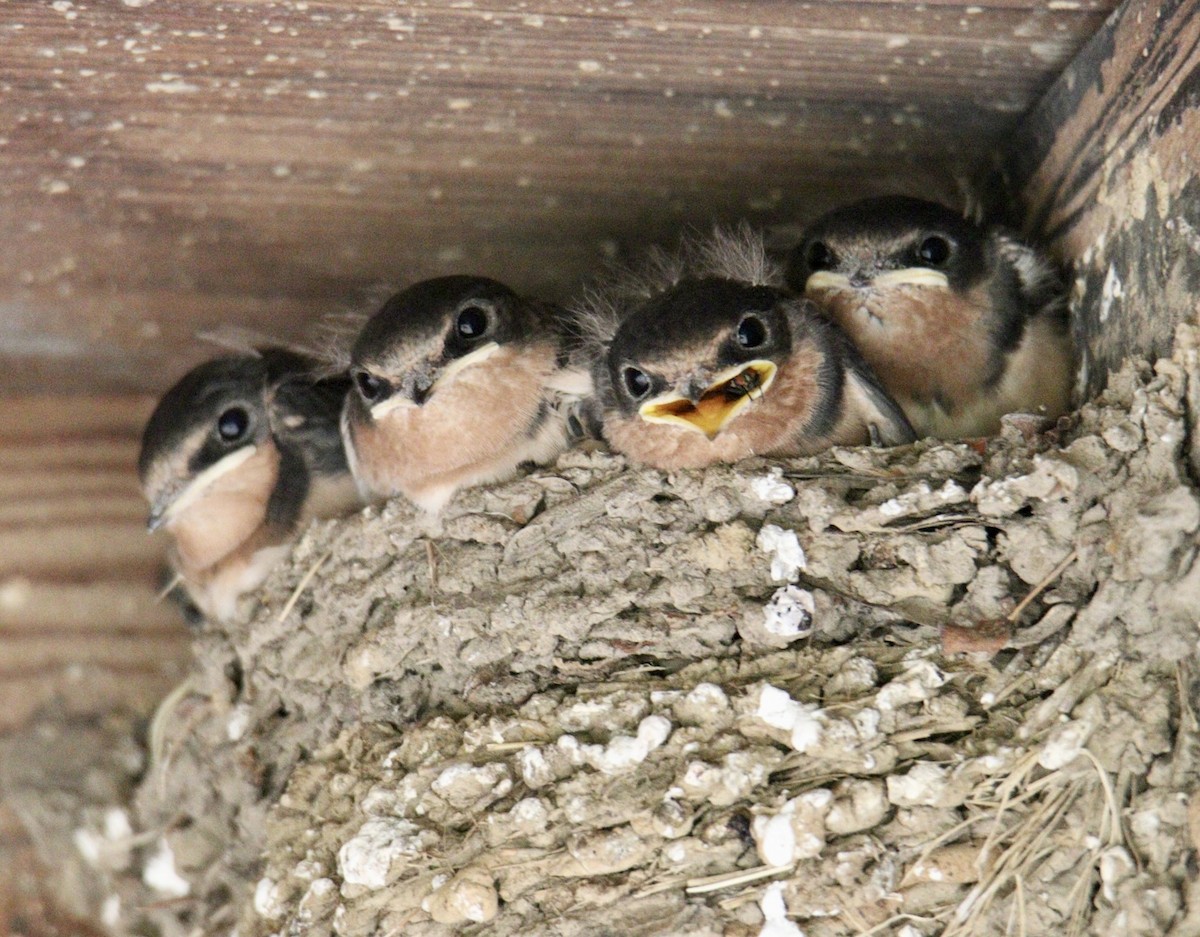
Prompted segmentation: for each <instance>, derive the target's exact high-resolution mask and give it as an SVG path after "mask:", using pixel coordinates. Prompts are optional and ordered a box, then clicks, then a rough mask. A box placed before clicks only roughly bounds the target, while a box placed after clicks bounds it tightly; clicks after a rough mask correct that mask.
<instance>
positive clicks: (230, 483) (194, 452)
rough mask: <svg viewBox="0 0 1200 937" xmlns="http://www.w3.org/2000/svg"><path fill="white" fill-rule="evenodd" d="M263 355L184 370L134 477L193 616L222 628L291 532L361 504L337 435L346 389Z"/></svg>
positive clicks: (162, 405)
mask: <svg viewBox="0 0 1200 937" xmlns="http://www.w3.org/2000/svg"><path fill="white" fill-rule="evenodd" d="M313 366H314V362H313V361H311V360H309V359H307V358H305V357H303V356H300V355H297V354H294V353H292V352H289V351H283V350H281V349H277V348H267V349H263V350H262V351H260V352H257V353H254V354H245V355H238V356H235V357H227V358H218V359H216V360H213V361H209V362H206V363H204V364H202V365H200V366H199V367H196V368H194V369H193V370H191V371H189V372H188V373H187V374H185V375H184V376H183V378H182V379H181V380H180V381H179V383H177V384H176V385H175V386H174V387H172V388H171V389H170V390H169V391H167V393H166V394H165V395H164V396H163V398H162V400H161V401H159V404H158V406H157V407H156V408H155V410H154V413H153V414H152V415H151V417H150V420H149V422H148V423H147V424H146V429H145V432H144V433H143V435H142V450H141V455H140V457H139V459H138V474H139V476H140V478H141V483H142V491H143V492H144V494H145V496H146V500H147V501H149V502H150V520H149V528H150V530H151V531H154V530H158V529H160V528H163V529H165V530H166V531H167V532H168V533H169V534H170V535H171V541H172V543H171V549H170V561H171V565H172V566H173V568H174V569H175V572H176V574H177V575H178V577H179V579H180V580H181V582H182V584H183V586H184V588H185V589H186V591H187V593H188V595H189V596H190V597H191V599H192V600H193V601H194V602H195V603H196V606H197V607H198V608H199V609H200V611H201V612H202V613H203V614H204V615H206V616H208V617H210V618H215V619H218V620H228V619H229V618H231V617H232V616H233V614H234V612H235V610H236V608H237V600H238V598H239V597H240V596H241V595H243V594H244V593H246V592H248V591H250V590H252V589H255V588H257V587H258V586H259V585H261V583H262V581H263V580H264V579H265V578H266V576H267V574H268V572H270V570H271V567H272V566H274V564H275V563H276V562H277V561H278V560H279V559H280V558H281V557H282V556H284V555H286V553H287V552H288V550H289V548H290V543H291V540H292V538H293V536H294V535H295V533H296V531H297V529H298V528H299V527H300V525H301V524H302V523H303V522H304V521H306V520H308V519H309V518H311V517H328V516H332V515H334V514H338V513H341V512H343V511H345V510H349V509H352V508H354V507H357V506H358V505H359V504H360V503H361V501H360V498H359V496H358V491H357V488H356V486H355V484H354V481H353V478H352V477H351V475H350V471H349V466H348V465H347V463H346V458H345V454H344V452H343V450H342V442H341V437H340V435H339V433H338V415H339V414H340V412H341V408H342V401H343V399H344V398H345V396H346V393H347V391H348V390H349V382H348V381H347V380H346V379H345V378H342V379H325V380H318V379H317V378H316V377H314V376H313Z"/></svg>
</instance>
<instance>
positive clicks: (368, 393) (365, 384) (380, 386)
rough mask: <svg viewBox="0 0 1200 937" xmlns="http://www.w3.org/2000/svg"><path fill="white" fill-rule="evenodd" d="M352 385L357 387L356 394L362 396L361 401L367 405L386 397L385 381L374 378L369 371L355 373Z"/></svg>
mask: <svg viewBox="0 0 1200 937" xmlns="http://www.w3.org/2000/svg"><path fill="white" fill-rule="evenodd" d="M354 383H355V385H356V386H357V387H358V392H359V393H360V394H362V399H363V400H365V401H366V402H367V403H374V402H375V401H376V400H379V399H380V398H381V397H384V396H386V393H385V392H386V391H387V381H384V380H383V379H381V378H378V377H376V376H375V375H374V374H372V373H371V372H369V371H356V372H355V373H354Z"/></svg>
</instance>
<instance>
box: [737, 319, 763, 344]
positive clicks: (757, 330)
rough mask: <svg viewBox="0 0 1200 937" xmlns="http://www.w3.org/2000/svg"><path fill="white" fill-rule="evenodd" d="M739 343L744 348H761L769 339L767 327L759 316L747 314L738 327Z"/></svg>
mask: <svg viewBox="0 0 1200 937" xmlns="http://www.w3.org/2000/svg"><path fill="white" fill-rule="evenodd" d="M737 340H738V344H739V345H741V346H742V347H743V348H759V347H761V346H762V345H763V344H764V343H765V342H766V340H767V327H766V326H765V325H764V324H763V320H762V319H760V318H759V317H758V316H746V317H745V318H743V319H742V321H741V323H740V324H739V325H738V328H737Z"/></svg>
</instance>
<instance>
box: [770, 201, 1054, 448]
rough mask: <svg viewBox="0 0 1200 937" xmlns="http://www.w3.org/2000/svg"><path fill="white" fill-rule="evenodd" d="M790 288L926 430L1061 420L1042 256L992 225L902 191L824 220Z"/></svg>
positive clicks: (990, 428)
mask: <svg viewBox="0 0 1200 937" xmlns="http://www.w3.org/2000/svg"><path fill="white" fill-rule="evenodd" d="M787 279H788V284H789V285H790V286H791V287H792V288H793V289H794V290H796V291H797V292H801V293H803V294H804V295H806V296H807V297H808V298H810V299H812V300H813V301H815V302H816V303H817V304H818V305H819V306H820V307H821V309H822V310H823V311H824V312H825V313H826V314H827V315H829V316H830V318H832V319H833V321H835V322H836V323H837V324H838V325H840V326H841V327H842V328H843V329H845V331H846V332H847V334H849V336H850V337H851V339H853V340H854V343H855V345H856V346H857V347H858V349H859V351H860V352H862V355H863V357H864V358H866V360H867V362H868V363H869V364H870V365H871V367H872V368H874V370H875V373H876V374H878V375H879V379H880V380H881V381H882V382H883V385H884V386H885V387H886V388H887V389H888V391H889V392H890V393H891V395H892V397H894V398H895V400H896V402H897V403H899V404H900V406H901V407H903V408H904V412H905V414H906V415H907V416H908V418H909V420H911V421H912V424H913V426H914V428H915V429H916V430H917V432H918V433H920V434H921V435H926V436H939V437H943V438H954V437H964V436H982V435H990V434H993V433H995V432H997V431H998V430H999V428H1000V417H1001V416H1002V415H1004V414H1005V413H1013V412H1018V411H1021V412H1031V413H1041V414H1044V415H1045V416H1047V417H1051V418H1053V417H1058V416H1060V415H1061V414H1062V413H1063V412H1065V411H1066V409H1067V408H1068V406H1069V404H1070V386H1071V382H1072V379H1073V375H1074V360H1073V354H1072V347H1071V339H1070V335H1069V332H1068V323H1067V303H1066V293H1065V289H1064V287H1063V284H1062V281H1061V279H1060V277H1059V275H1058V273H1057V272H1056V270H1055V269H1054V267H1053V266H1052V265H1051V264H1050V262H1049V261H1048V260H1047V259H1046V258H1045V257H1044V256H1042V255H1041V254H1040V253H1039V252H1038V251H1036V250H1034V249H1033V248H1032V247H1030V246H1028V245H1026V244H1023V243H1021V242H1020V241H1019V240H1017V239H1016V238H1015V237H1014V236H1013V235H1012V234H1010V233H1008V232H1006V231H1004V230H1003V229H1001V228H998V227H983V226H980V225H976V224H974V223H972V222H970V221H968V220H967V219H965V218H963V217H962V216H960V215H958V214H957V213H955V212H954V211H951V210H950V209H949V208H946V207H945V206H942V205H938V204H936V203H934V202H928V201H924V200H922V199H915V198H906V197H902V196H887V197H883V198H873V199H866V200H864V201H861V202H856V203H854V204H852V205H847V206H845V207H843V208H839V209H836V210H835V211H832V212H830V213H829V214H827V215H825V216H823V217H822V218H820V219H818V220H817V221H816V222H815V223H814V224H813V225H812V226H811V227H810V228H809V229H808V230H807V231H806V232H805V235H804V238H803V240H802V241H801V242H800V244H799V245H798V246H797V247H796V248H795V249H794V250H793V251H792V253H791V256H790V259H789V264H788V270H787Z"/></svg>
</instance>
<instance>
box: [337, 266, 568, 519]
mask: <svg viewBox="0 0 1200 937" xmlns="http://www.w3.org/2000/svg"><path fill="white" fill-rule="evenodd" d="M569 332H570V330H569V328H568V326H567V320H566V317H565V312H564V311H563V310H561V309H559V308H558V307H556V306H553V305H551V304H549V303H543V302H540V301H537V300H532V299H527V298H525V297H522V296H518V295H517V294H516V293H514V292H513V291H512V290H510V289H509V288H508V287H507V286H505V285H504V284H502V283H499V282H497V281H495V280H489V279H487V278H485V277H475V276H448V277H438V278H436V279H432V280H425V281H422V282H420V283H417V284H415V285H413V286H410V287H409V288H408V289H406V290H404V291H403V292H401V293H398V294H397V295H395V296H393V297H392V298H391V299H390V300H388V301H387V303H385V304H384V306H383V308H382V309H380V310H379V311H378V312H377V313H376V314H375V315H374V316H373V317H372V318H371V319H370V320H368V321H367V323H366V325H365V326H364V327H363V329H362V331H361V332H360V333H359V335H358V338H357V340H356V341H355V342H354V345H353V348H352V349H351V352H350V363H349V369H350V375H351V377H352V379H353V381H354V388H355V389H354V391H353V392H352V393H351V394H350V395H349V396H348V397H347V399H346V409H345V413H344V414H343V417H342V433H343V436H344V438H345V441H346V449H347V452H348V453H349V455H350V464H351V468H352V470H353V471H354V476H355V478H357V479H358V483H359V486H360V488H361V489H362V491H363V493H364V495H367V496H371V497H390V496H392V495H396V494H401V495H404V496H405V497H406V498H408V499H409V500H410V501H412V502H413V503H414V504H416V505H418V506H419V507H421V508H423V509H425V510H426V511H428V512H430V513H437V512H438V511H440V510H441V509H442V508H443V507H445V505H446V503H447V502H448V501H449V500H450V498H451V497H453V495H454V493H455V492H456V491H458V490H459V489H460V488H464V487H468V486H471V485H479V484H483V483H485V482H494V481H502V480H504V479H507V478H510V477H511V476H513V475H514V474H515V473H516V471H517V468H518V466H520V465H521V464H522V463H525V462H533V463H543V462H547V461H549V460H551V459H553V458H554V457H555V456H556V455H558V454H559V453H560V452H562V451H563V449H565V448H566V447H567V445H568V444H569V442H570V440H571V438H572V435H573V434H574V433H578V432H581V428H580V427H581V425H580V424H579V422H578V419H577V417H576V416H575V414H574V408H575V406H576V405H577V403H578V400H579V397H580V395H582V394H583V393H586V391H587V390H588V387H589V385H590V381H589V380H588V376H587V372H586V369H573V368H572V367H571V366H570V364H569V360H568V359H569V352H568V336H569Z"/></svg>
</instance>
